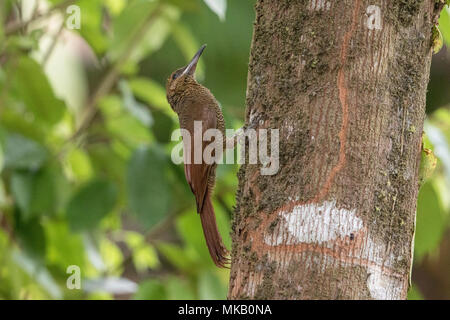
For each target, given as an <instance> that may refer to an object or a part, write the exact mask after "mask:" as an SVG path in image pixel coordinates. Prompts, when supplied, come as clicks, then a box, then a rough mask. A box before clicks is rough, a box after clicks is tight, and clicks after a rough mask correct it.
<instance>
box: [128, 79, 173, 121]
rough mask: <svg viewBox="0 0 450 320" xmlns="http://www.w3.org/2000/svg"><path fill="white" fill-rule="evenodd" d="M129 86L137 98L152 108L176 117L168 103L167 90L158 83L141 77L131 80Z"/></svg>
mask: <svg viewBox="0 0 450 320" xmlns="http://www.w3.org/2000/svg"><path fill="white" fill-rule="evenodd" d="M129 85H130V88H131V90H132V91H133V93H134V94H135V95H136V97H138V98H139V99H141V100H142V101H144V102H146V103H148V104H149V105H150V106H151V107H154V108H157V109H158V110H160V111H162V112H164V113H166V114H167V115H168V116H171V117H175V116H176V114H175V112H174V111H173V110H172V108H171V107H170V105H169V103H168V102H167V98H166V90H165V89H164V88H163V87H162V86H161V85H160V84H159V83H158V82H156V81H153V80H152V79H148V78H143V77H140V78H134V79H132V80H130V81H129Z"/></svg>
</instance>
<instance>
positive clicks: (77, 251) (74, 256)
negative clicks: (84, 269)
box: [45, 222, 85, 271]
mask: <svg viewBox="0 0 450 320" xmlns="http://www.w3.org/2000/svg"><path fill="white" fill-rule="evenodd" d="M45 234H46V237H47V256H46V260H47V262H48V263H50V264H54V265H58V266H59V267H60V269H61V270H64V271H65V270H66V269H67V266H70V265H77V266H83V265H84V259H85V258H84V246H83V241H82V239H81V237H80V236H79V235H76V234H73V233H70V231H69V228H68V225H67V224H66V223H65V222H49V223H48V224H47V225H46V226H45Z"/></svg>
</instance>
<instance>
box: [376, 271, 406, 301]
mask: <svg viewBox="0 0 450 320" xmlns="http://www.w3.org/2000/svg"><path fill="white" fill-rule="evenodd" d="M370 269H373V270H370ZM369 272H371V273H370V275H369V277H368V278H367V288H368V289H369V292H370V296H371V297H372V298H373V299H376V300H399V299H401V298H402V291H403V285H404V284H403V282H402V281H401V280H400V279H398V278H396V277H393V276H390V275H388V274H386V273H383V272H381V271H380V270H379V269H375V268H369Z"/></svg>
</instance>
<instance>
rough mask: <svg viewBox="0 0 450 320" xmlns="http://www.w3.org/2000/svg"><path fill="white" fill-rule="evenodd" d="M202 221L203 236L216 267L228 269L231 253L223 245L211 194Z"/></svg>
mask: <svg viewBox="0 0 450 320" xmlns="http://www.w3.org/2000/svg"><path fill="white" fill-rule="evenodd" d="M200 220H201V221H202V227H203V234H204V235H205V239H206V245H207V246H208V250H209V254H210V255H211V258H212V260H213V261H214V263H215V265H216V266H218V267H220V268H228V265H229V262H230V259H229V258H228V256H229V252H228V250H227V249H226V247H225V245H224V244H223V241H222V237H221V236H220V233H219V230H218V229H217V223H216V215H215V214H214V208H213V205H212V202H211V197H210V195H209V194H207V195H206V197H205V202H204V204H203V207H202V212H201V213H200Z"/></svg>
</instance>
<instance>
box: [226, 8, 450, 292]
mask: <svg viewBox="0 0 450 320" xmlns="http://www.w3.org/2000/svg"><path fill="white" fill-rule="evenodd" d="M438 7H440V8H442V6H440V5H436V7H435V1H434V0H398V1H392V0H370V1H368V0H340V1H331V0H308V1H306V0H304V1H301V0H298V1H269V0H259V1H258V2H257V4H256V22H255V27H254V34H253V43H252V49H251V57H250V64H249V76H248V89H247V119H246V121H247V123H249V122H250V115H251V117H252V118H253V117H257V118H258V119H259V122H258V128H272V129H279V130H280V131H279V136H280V144H279V160H280V170H279V171H278V173H277V174H276V175H272V176H264V175H261V173H260V165H251V164H246V165H243V166H242V167H241V170H240V172H239V190H238V194H237V206H236V211H235V217H234V221H233V235H232V237H233V252H232V258H233V259H232V267H231V279H230V288H229V298H230V299H242V298H243V299H245V298H250V299H405V298H406V296H407V291H408V278H409V273H410V268H411V265H412V251H413V239H414V230H415V214H416V201H417V193H418V169H419V161H420V153H421V138H422V129H423V122H424V117H425V94H426V88H427V83H428V79H429V70H430V63H431V55H432V53H431V34H432V27H433V23H435V22H436V21H437V15H438V14H439V11H440V10H439V8H438Z"/></svg>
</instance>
